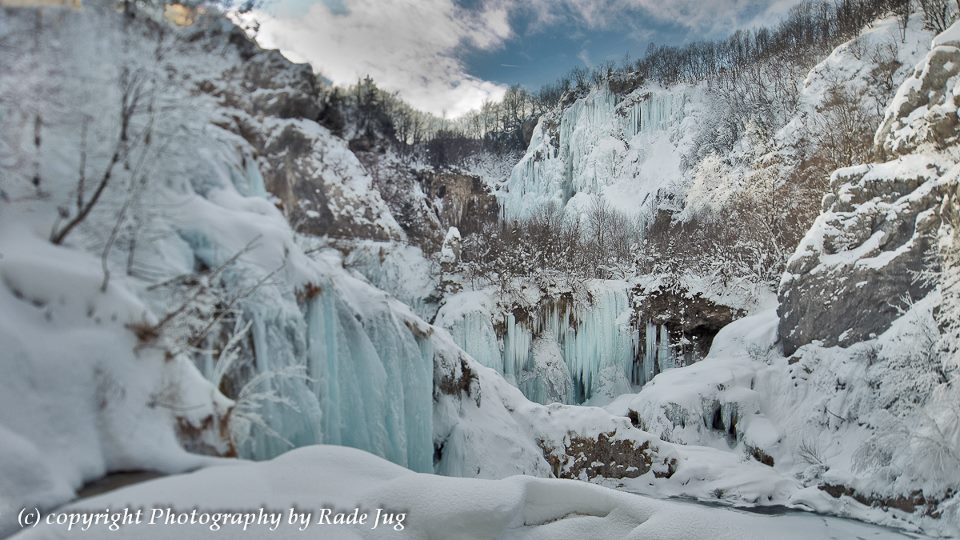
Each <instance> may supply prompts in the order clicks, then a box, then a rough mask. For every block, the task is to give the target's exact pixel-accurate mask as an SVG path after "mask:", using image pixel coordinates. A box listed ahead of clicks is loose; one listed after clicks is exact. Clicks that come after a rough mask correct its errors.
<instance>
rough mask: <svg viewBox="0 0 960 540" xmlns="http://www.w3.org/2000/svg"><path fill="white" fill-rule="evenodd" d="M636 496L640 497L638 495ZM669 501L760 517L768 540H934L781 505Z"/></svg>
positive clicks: (689, 500) (672, 499)
mask: <svg viewBox="0 0 960 540" xmlns="http://www.w3.org/2000/svg"><path fill="white" fill-rule="evenodd" d="M638 495H640V494H639V493H638ZM642 496H646V495H642ZM669 500H670V501H673V502H678V503H681V504H685V505H690V506H700V507H708V508H715V509H720V510H723V511H725V512H731V513H735V514H741V515H750V516H752V517H757V516H760V517H761V519H762V520H764V521H767V520H769V523H770V526H769V529H766V528H764V529H763V530H762V531H761V532H767V533H769V534H770V535H771V536H770V537H771V538H776V537H777V536H778V535H779V534H781V533H786V532H787V531H790V532H792V533H794V534H795V533H796V532H797V531H802V532H803V534H804V535H805V536H806V537H808V538H811V539H814V538H816V539H824V540H826V539H831V540H874V539H875V540H888V539H889V540H905V539H908V538H912V539H927V538H934V537H932V536H927V535H925V534H920V533H912V532H908V531H904V530H902V529H896V528H893V527H883V526H880V525H874V524H872V523H865V522H862V521H857V520H854V519H848V518H841V517H836V516H828V515H824V514H817V513H814V512H807V511H804V510H800V509H797V508H790V507H787V506H781V505H772V506H752V507H732V506H729V505H726V504H721V503H717V502H711V501H701V500H698V499H694V498H691V497H671V498H670V499H669Z"/></svg>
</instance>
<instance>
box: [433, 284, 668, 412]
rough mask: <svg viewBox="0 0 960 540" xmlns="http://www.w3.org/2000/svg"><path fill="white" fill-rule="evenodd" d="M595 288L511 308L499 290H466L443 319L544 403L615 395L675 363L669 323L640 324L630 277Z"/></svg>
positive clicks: (459, 338) (474, 351)
mask: <svg viewBox="0 0 960 540" xmlns="http://www.w3.org/2000/svg"><path fill="white" fill-rule="evenodd" d="M588 290H589V299H586V298H583V299H577V300H573V299H572V297H570V296H561V297H560V298H559V299H553V298H544V299H541V300H540V301H539V302H537V303H535V304H534V305H533V306H531V307H529V308H522V309H521V308H515V309H508V310H501V309H498V308H497V306H496V302H495V300H494V293H492V292H491V291H469V292H464V293H460V294H459V295H457V296H454V297H453V298H451V299H449V300H448V302H447V304H446V305H444V306H443V307H442V308H441V309H440V312H439V313H438V315H437V320H436V324H437V325H439V326H441V327H444V328H446V329H447V330H448V331H449V332H450V334H451V335H452V337H453V339H454V341H456V343H457V345H459V346H460V347H462V348H463V349H464V350H465V351H467V352H468V353H470V355H471V356H473V357H474V358H475V359H476V360H477V361H479V362H480V363H481V364H483V365H485V366H487V367H489V368H492V369H494V370H496V371H497V372H499V373H501V374H503V376H504V378H505V379H506V380H507V381H509V382H510V383H511V384H514V385H515V386H517V387H518V388H520V389H521V390H522V391H523V393H524V395H526V396H527V397H528V398H529V399H531V400H533V401H536V402H538V403H551V402H560V403H568V404H573V403H583V402H585V401H588V400H597V399H599V400H601V401H603V400H609V399H612V398H613V397H615V396H617V395H620V394H623V393H627V392H630V391H631V388H632V387H634V386H642V385H643V384H644V383H646V382H647V381H649V380H650V379H652V378H653V377H654V375H656V374H657V373H660V372H661V371H663V370H666V369H670V368H672V367H674V360H673V351H672V349H671V346H670V334H669V331H668V329H667V327H666V326H665V325H654V324H652V323H642V324H641V325H639V326H638V325H637V323H636V322H635V320H636V317H635V314H634V312H633V306H632V305H631V302H630V299H629V297H628V291H629V286H628V284H627V283H626V282H621V281H600V280H597V281H592V282H590V283H589V285H588ZM640 316H641V317H642V314H640ZM641 320H642V319H641ZM558 358H559V362H560V363H562V364H559V365H562V367H563V368H564V373H565V375H566V380H565V381H564V380H563V379H562V378H561V377H560V372H559V371H558Z"/></svg>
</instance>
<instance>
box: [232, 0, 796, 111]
mask: <svg viewBox="0 0 960 540" xmlns="http://www.w3.org/2000/svg"><path fill="white" fill-rule="evenodd" d="M797 2H798V0H476V1H475V2H473V4H474V7H472V8H466V7H464V6H463V3H464V0H280V1H279V2H278V3H277V4H275V6H276V9H273V10H271V9H270V7H269V4H268V6H267V8H265V10H260V11H256V12H254V13H253V14H251V15H249V16H248V18H249V17H252V18H254V19H256V20H257V21H258V22H259V23H260V31H259V34H258V40H259V41H260V43H261V44H262V45H263V46H265V47H271V48H278V49H280V50H282V51H283V52H284V54H286V55H287V56H288V57H289V58H291V59H292V60H296V61H301V62H309V63H310V64H311V65H313V67H314V69H315V70H317V71H319V72H321V73H322V74H323V75H324V76H325V77H327V78H329V79H330V80H331V81H333V82H334V83H336V84H341V85H348V84H352V83H354V82H356V81H357V80H358V79H359V78H361V77H364V76H366V75H370V76H371V77H373V79H374V80H375V81H376V82H377V84H378V85H380V86H381V87H382V88H384V89H387V90H390V91H396V92H398V93H399V94H400V96H401V97H402V98H403V99H405V100H406V101H407V102H409V103H410V104H411V105H413V106H414V107H417V108H419V109H421V110H425V111H428V112H432V113H434V114H437V115H441V114H446V115H447V116H448V117H456V116H459V115H462V114H464V113H466V112H468V111H470V110H472V109H476V108H479V107H480V105H481V104H482V103H483V102H484V101H485V100H490V99H492V100H497V99H500V98H501V97H502V96H503V94H504V92H505V91H506V86H504V85H502V84H497V83H494V82H490V81H485V80H481V79H479V78H477V77H475V76H473V75H471V74H469V73H468V72H467V70H466V68H465V66H464V62H463V60H462V58H464V52H465V51H469V50H480V51H492V50H496V49H499V48H500V47H503V46H504V44H505V43H507V42H508V40H510V39H511V38H513V37H515V30H514V28H512V26H511V23H512V22H516V21H517V20H523V21H524V23H525V26H526V33H529V32H533V33H534V34H535V33H537V32H549V31H557V30H558V29H559V28H562V30H563V31H566V32H568V33H569V32H580V33H582V34H583V36H582V37H583V38H584V39H587V40H589V32H590V31H593V30H618V31H623V32H625V33H628V34H629V35H632V36H634V37H635V38H636V39H640V38H645V37H647V36H649V37H650V38H651V39H655V36H656V30H657V29H658V28H662V27H664V25H670V26H673V27H679V28H686V29H687V30H688V31H689V35H690V36H692V37H696V38H710V37H719V36H724V35H726V34H727V33H729V32H730V31H732V30H733V29H735V28H742V27H744V26H756V25H760V24H768V23H770V22H774V21H775V20H777V19H778V18H779V17H781V16H782V15H783V14H784V13H785V12H786V11H787V10H788V9H789V8H790V6H792V5H794V4H796V3H797ZM561 25H562V26H561ZM533 39H537V37H536V36H533ZM587 49H588V47H587V45H585V44H584V45H583V50H582V51H580V53H579V54H577V57H578V58H579V59H580V60H581V61H582V62H584V63H585V64H587V65H590V60H591V57H590V52H589V51H588V50H587ZM625 52H626V51H625Z"/></svg>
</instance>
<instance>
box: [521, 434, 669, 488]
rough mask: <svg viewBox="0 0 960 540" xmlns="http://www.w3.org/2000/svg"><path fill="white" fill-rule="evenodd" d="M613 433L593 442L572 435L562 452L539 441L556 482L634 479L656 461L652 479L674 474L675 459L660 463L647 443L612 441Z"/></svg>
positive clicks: (597, 438)
mask: <svg viewBox="0 0 960 540" xmlns="http://www.w3.org/2000/svg"><path fill="white" fill-rule="evenodd" d="M616 435H617V433H616V431H613V432H610V433H600V434H599V435H598V436H597V437H596V438H592V437H585V436H579V435H572V436H571V437H570V438H569V442H568V443H567V444H566V446H565V447H564V448H563V449H555V448H550V447H549V446H547V444H546V443H545V442H543V441H541V442H540V447H541V448H542V449H543V455H544V457H545V458H546V460H547V462H548V463H550V466H551V468H552V469H553V474H554V476H556V477H557V478H566V479H573V480H582V479H587V480H592V479H594V478H609V479H618V478H637V477H639V476H642V475H644V474H646V473H648V472H650V469H651V468H653V467H654V464H655V463H656V462H658V461H661V462H662V465H663V466H662V467H657V470H656V471H654V475H655V476H656V477H657V478H669V477H671V476H673V473H674V472H675V471H676V467H677V463H676V460H675V459H672V458H669V459H667V458H664V459H661V458H660V457H659V456H658V455H657V450H656V449H655V448H652V447H651V446H650V443H649V442H648V441H643V442H639V441H636V440H631V439H628V438H624V439H620V438H617V437H616Z"/></svg>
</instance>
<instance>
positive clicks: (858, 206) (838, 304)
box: [779, 24, 960, 355]
mask: <svg viewBox="0 0 960 540" xmlns="http://www.w3.org/2000/svg"><path fill="white" fill-rule="evenodd" d="M958 38H960V27H958V25H956V24H955V25H953V26H952V27H951V28H950V29H948V30H947V31H946V32H944V33H943V34H941V35H940V36H938V37H937V38H936V39H935V40H934V42H933V46H932V50H931V51H930V53H928V54H927V56H926V58H925V59H924V60H923V61H922V62H921V63H920V65H919V66H918V67H917V69H916V70H915V72H914V74H913V76H912V77H910V78H909V79H907V81H905V82H904V83H903V85H901V87H900V88H899V90H898V91H897V94H896V97H895V98H894V100H893V102H892V103H891V104H890V106H889V107H888V109H887V112H886V116H885V119H884V121H883V124H882V125H881V126H880V128H879V130H878V131H877V134H876V138H875V141H876V151H877V154H878V155H881V156H884V157H885V158H887V159H890V161H887V162H885V163H875V164H871V165H864V166H857V167H850V168H847V169H841V170H839V171H837V172H836V173H834V175H833V177H832V178H831V184H830V185H831V192H830V193H828V194H827V195H826V196H825V197H824V209H823V213H822V214H821V215H820V216H819V217H818V218H817V220H816V222H815V223H814V225H813V226H812V227H811V229H810V231H808V232H807V234H806V236H805V237H804V239H803V240H802V241H801V243H800V245H799V246H798V247H797V250H796V252H795V253H794V255H793V257H792V258H791V259H790V262H789V263H788V265H787V270H786V273H785V274H784V276H783V280H782V281H781V284H780V289H779V299H780V308H779V316H780V329H779V334H780V337H781V338H782V340H783V347H784V352H785V353H786V354H788V355H790V354H793V353H794V352H795V351H796V350H797V349H798V348H799V347H801V346H803V345H805V344H807V343H811V342H813V341H814V340H819V341H820V342H821V343H822V344H823V345H825V346H833V345H841V346H848V345H851V344H853V343H857V342H860V341H864V340H866V339H870V338H871V337H875V336H877V335H879V334H880V333H882V332H883V331H884V330H886V329H887V328H889V326H890V324H891V323H892V322H893V321H894V320H895V319H896V318H897V317H898V316H899V315H900V314H901V311H902V308H903V307H904V304H905V303H906V302H909V301H910V300H911V299H912V300H918V299H920V298H922V297H923V296H925V295H926V294H927V293H928V292H929V291H930V290H932V288H933V285H932V284H930V283H927V282H925V281H924V280H922V279H918V276H919V274H920V272H921V271H922V270H923V269H924V268H925V267H927V266H929V265H930V264H931V262H932V263H934V264H935V263H936V260H937V241H936V236H937V232H938V230H939V229H940V226H941V214H942V211H943V208H942V202H943V200H944V193H945V192H944V189H945V185H946V184H949V183H950V182H952V181H954V180H951V178H954V177H955V176H956V174H955V169H956V166H957V165H956V164H957V158H958V156H960V148H958V147H957V140H958V135H960V132H958V129H957V128H958V123H957V105H958V104H960V79H958V75H960V48H958V45H960V39H958Z"/></svg>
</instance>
